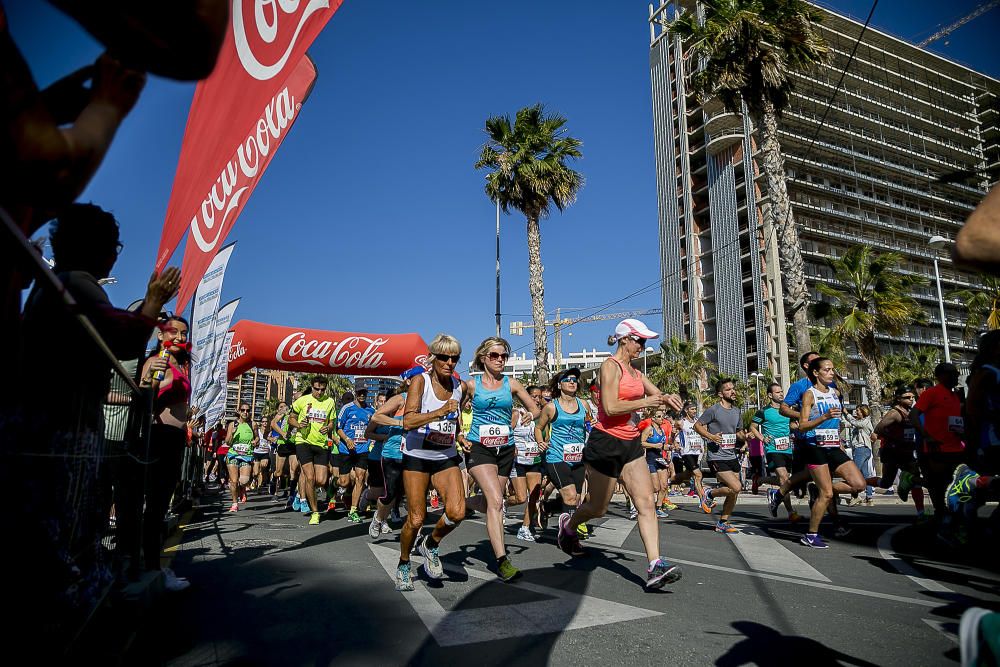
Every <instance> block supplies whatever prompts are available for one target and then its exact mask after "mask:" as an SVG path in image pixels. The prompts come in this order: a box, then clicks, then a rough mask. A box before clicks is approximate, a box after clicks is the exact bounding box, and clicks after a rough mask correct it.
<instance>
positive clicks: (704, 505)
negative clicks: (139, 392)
mask: <svg viewBox="0 0 1000 667" xmlns="http://www.w3.org/2000/svg"><path fill="white" fill-rule="evenodd" d="M711 493H712V489H705V495H703V496H702V497H701V511H702V512H704V513H705V514H711V513H712V508H713V507H715V501H714V500H712V496H711V495H710V494H711Z"/></svg>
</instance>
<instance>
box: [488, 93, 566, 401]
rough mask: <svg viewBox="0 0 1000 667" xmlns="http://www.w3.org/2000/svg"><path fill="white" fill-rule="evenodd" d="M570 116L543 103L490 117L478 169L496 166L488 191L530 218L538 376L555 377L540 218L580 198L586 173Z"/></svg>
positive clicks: (502, 205)
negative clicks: (568, 127)
mask: <svg viewBox="0 0 1000 667" xmlns="http://www.w3.org/2000/svg"><path fill="white" fill-rule="evenodd" d="M565 124H566V119H565V118H563V117H562V116H560V115H558V114H546V113H545V110H544V108H543V107H542V105H541V104H536V105H534V106H531V107H525V108H523V109H521V110H520V111H518V112H517V116H515V118H514V124H513V125H511V122H510V117H509V116H491V117H490V118H487V119H486V134H487V136H488V137H489V139H488V140H487V141H486V143H485V144H484V145H483V148H482V152H481V153H480V155H479V160H478V161H477V162H476V169H489V170H491V171H490V172H489V174H487V176H486V195H487V196H488V197H489V198H490V200H491V201H493V202H494V203H496V202H499V204H500V208H502V209H503V210H504V212H505V213H509V212H510V209H512V208H514V209H517V210H518V211H520V212H521V213H523V214H524V217H525V218H526V219H527V221H528V290H529V292H530V293H531V316H532V320H533V321H534V325H535V326H534V334H535V368H536V370H537V372H538V381H539V383H541V384H545V383H546V382H548V381H549V361H548V359H549V339H548V332H547V331H546V329H545V301H544V295H545V284H544V282H543V280H542V271H543V270H544V269H543V268H542V235H541V232H540V231H539V227H538V221H539V220H540V219H541V218H543V217H545V216H547V215H548V213H549V205H550V204H552V205H554V206H555V207H556V208H557V209H559V210H560V211H562V210H563V209H565V208H566V207H567V206H569V205H570V204H572V203H573V202H574V201H576V196H577V194H578V193H579V192H580V189H581V188H582V187H583V175H582V174H580V173H579V172H577V171H574V170H573V169H571V168H570V167H569V166H567V164H566V162H567V160H569V159H578V158H581V157H583V153H582V152H581V151H580V147H581V146H582V145H583V142H581V141H580V140H579V139H574V138H573V137H570V136H567V135H566V131H565V130H564V129H563V126H564V125H565Z"/></svg>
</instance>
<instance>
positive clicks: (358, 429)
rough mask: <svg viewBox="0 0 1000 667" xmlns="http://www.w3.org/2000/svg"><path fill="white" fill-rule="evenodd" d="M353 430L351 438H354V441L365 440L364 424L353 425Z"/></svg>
mask: <svg viewBox="0 0 1000 667" xmlns="http://www.w3.org/2000/svg"><path fill="white" fill-rule="evenodd" d="M353 431H354V435H353V436H351V440H354V441H355V442H365V427H364V426H355V427H354V429H353Z"/></svg>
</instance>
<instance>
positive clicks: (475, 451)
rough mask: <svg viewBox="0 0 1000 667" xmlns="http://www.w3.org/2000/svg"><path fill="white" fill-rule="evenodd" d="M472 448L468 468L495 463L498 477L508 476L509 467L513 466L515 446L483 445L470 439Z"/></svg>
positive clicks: (515, 452)
mask: <svg viewBox="0 0 1000 667" xmlns="http://www.w3.org/2000/svg"><path fill="white" fill-rule="evenodd" d="M469 442H471V443H472V450H471V451H470V452H469V464H468V468H469V470H472V469H473V468H475V467H476V466H482V465H495V466H496V467H497V475H499V476H500V477H510V471H511V468H513V467H514V457H515V455H516V454H517V448H516V447H514V445H507V446H505V447H499V448H498V447H483V446H482V445H481V444H479V443H478V442H476V441H475V440H470V441H469Z"/></svg>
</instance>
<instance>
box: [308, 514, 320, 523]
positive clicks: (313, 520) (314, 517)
mask: <svg viewBox="0 0 1000 667" xmlns="http://www.w3.org/2000/svg"><path fill="white" fill-rule="evenodd" d="M309 525H310V526H318V525H319V512H313V513H312V516H310V517H309Z"/></svg>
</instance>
